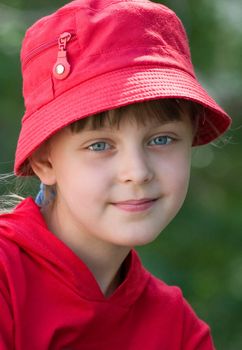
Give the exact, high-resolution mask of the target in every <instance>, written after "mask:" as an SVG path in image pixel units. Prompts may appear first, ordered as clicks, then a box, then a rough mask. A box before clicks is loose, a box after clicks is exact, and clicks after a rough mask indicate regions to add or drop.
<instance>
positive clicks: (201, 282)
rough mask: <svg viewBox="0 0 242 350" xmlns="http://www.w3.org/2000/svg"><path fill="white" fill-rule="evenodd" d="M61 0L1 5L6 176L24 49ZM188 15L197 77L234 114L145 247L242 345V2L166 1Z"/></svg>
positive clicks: (202, 152)
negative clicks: (175, 209)
mask: <svg viewBox="0 0 242 350" xmlns="http://www.w3.org/2000/svg"><path fill="white" fill-rule="evenodd" d="M64 3H65V2H64V1H60V0H58V1H57V0H52V1H51V2H50V1H47V0H41V1H40V0H36V1H30V0H1V2H0V62H1V65H0V79H1V85H0V105H1V109H0V173H4V172H8V171H11V170H12V167H13V159H14V150H15V144H16V140H17V135H18V132H19V128H20V120H21V116H22V114H23V112H24V106H23V101H22V98H21V75H20V64H19V49H20V45H21V40H22V38H23V35H24V32H25V30H26V28H27V27H28V26H29V25H30V24H32V23H33V22H34V21H35V20H36V19H37V18H39V17H42V16H43V15H47V14H49V13H51V12H52V10H54V9H56V8H57V7H59V6H61V5H63V4H64ZM162 3H164V4H165V5H167V6H169V7H170V8H172V9H173V10H175V11H176V12H177V14H178V15H179V16H180V17H181V19H182V21H183V23H184V25H185V27H186V30H187V33H188V37H189V40H190V45H191V51H192V57H193V63H194V65H195V69H196V73H197V76H198V77H199V80H200V81H201V82H202V84H203V85H204V86H205V88H206V89H207V90H208V91H209V92H210V93H211V95H212V96H213V97H214V98H215V99H216V100H217V101H218V102H219V103H221V105H222V106H223V107H224V108H225V110H227V112H228V113H229V114H230V115H231V116H232V117H233V126H232V129H231V130H230V131H229V132H228V133H227V135H226V137H225V138H223V139H221V140H220V141H219V142H216V143H215V144H214V145H209V146H205V147H200V148H197V149H194V154H193V167H192V176H191V186H190V191H189V193H188V198H187V200H186V202H185V205H184V207H183V209H182V210H181V212H180V213H179V214H178V216H177V217H176V219H175V220H174V221H173V222H172V223H171V224H170V225H169V227H168V228H167V229H166V231H165V232H164V233H162V234H161V235H160V237H159V238H158V239H157V240H156V241H155V242H153V243H152V244H150V245H148V246H147V247H142V248H139V249H138V250H139V252H140V254H141V256H142V259H143V261H144V263H145V265H146V266H147V267H148V268H149V269H150V270H151V271H152V272H153V273H154V274H155V275H157V276H159V277H160V278H162V279H163V280H165V281H166V282H167V283H170V284H176V285H179V286H180V287H181V288H182V290H183V292H184V295H185V297H186V298H187V299H188V300H189V302H190V303H191V304H192V306H193V307H194V309H195V310H196V312H197V313H198V314H199V316H200V317H201V318H203V319H205V320H206V321H207V322H208V323H209V324H210V326H211V328H212V333H213V337H214V340H215V344H216V346H217V348H218V349H221V350H240V349H242V331H241V330H242V316H241V315H242V255H241V247H242V181H241V180H240V176H241V175H242V159H241V156H242V152H241V150H242V149H241V143H242V137H241V136H242V135H241V134H242V112H241V111H242V98H241V97H242V96H241V91H242V40H241V37H242V25H241V23H242V3H241V0H230V1H226V0H213V1H210V0H200V1H195V0H167V1H163V2H162Z"/></svg>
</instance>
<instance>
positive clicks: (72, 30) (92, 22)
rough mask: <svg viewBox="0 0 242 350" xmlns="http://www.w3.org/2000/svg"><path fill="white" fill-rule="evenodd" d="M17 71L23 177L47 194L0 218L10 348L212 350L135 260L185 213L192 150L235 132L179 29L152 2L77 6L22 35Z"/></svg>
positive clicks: (99, 1)
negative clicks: (19, 70) (197, 70)
mask: <svg viewBox="0 0 242 350" xmlns="http://www.w3.org/2000/svg"><path fill="white" fill-rule="evenodd" d="M21 61H22V71H23V85H24V86H23V92H24V98H25V106H26V113H25V115H24V117H23V120H22V129H21V133H20V136H19V141H18V145H17V151H16V159H15V173H16V175H17V176H33V175H36V176H37V177H38V178H39V179H40V181H41V191H40V193H39V195H38V197H37V199H36V202H35V201H34V200H33V199H32V198H27V199H25V200H23V201H22V202H21V203H20V204H19V205H18V206H17V207H16V208H15V210H13V212H11V213H8V214H2V215H1V217H0V310H1V311H0V315H1V316H0V348H1V350H10V349H16V350H33V349H35V350H47V349H51V350H64V349H66V350H67V349H69V350H79V349H80V350H96V349H99V350H100V349H105V350H107V349H110V350H111V349H112V350H113V349H116V350H124V349H125V350H141V349H143V350H147V349H148V350H160V349H162V350H176V349H177V350H178V349H185V350H195V349H196V350H211V349H213V348H214V347H213V344H212V340H211V336H210V332H209V327H208V326H207V325H206V324H205V323H203V322H202V321H201V320H199V319H198V317H197V316H196V315H195V313H194V312H193V311H192V309H191V307H190V306H189V305H188V304H187V302H186V301H185V300H184V298H183V296H182V293H181V291H180V290H179V289H178V288H176V287H169V286H167V285H166V284H165V283H163V282H162V281H160V280H158V279H156V278H155V277H154V276H152V275H151V274H150V273H149V272H148V271H146V270H145V269H144V267H142V264H141V262H140V260H139V258H138V256H137V254H136V252H135V251H134V250H133V247H134V246H136V245H144V244H147V243H149V242H151V241H153V240H154V239H155V238H156V237H157V236H158V235H159V233H160V232H161V231H163V229H164V228H165V227H166V226H167V224H168V223H169V222H170V221H171V220H172V219H173V218H174V216H175V215H176V214H177V212H178V211H179V209H180V207H181V206H182V203H183V201H184V198H185V195H186V192H187V187H188V182H189V172H190V156H191V146H192V145H193V146H197V145H202V144H206V143H208V142H210V141H212V140H214V139H215V138H216V137H218V136H219V135H220V134H222V133H223V132H224V131H225V130H226V129H227V128H228V126H229V124H230V118H229V117H228V115H227V114H226V113H225V112H224V111H223V110H222V109H221V108H220V107H219V106H218V105H217V104H216V103H215V101H214V100H213V99H212V98H211V97H209V96H208V94H207V93H206V92H205V91H204V90H203V89H202V87H201V86H200V84H199V83H198V81H197V80H196V77H195V75H194V71H193V67H192V63H191V60H190V52H189V47H188V43H187V38H186V34H185V32H184V29H183V27H182V24H181V22H180V21H179V19H178V18H177V17H176V15H175V14H174V13H173V12H172V11H171V10H169V9H168V8H166V7H165V6H162V5H159V4H155V3H152V2H149V1H148V0H123V1H120V0H82V1H81V0H76V1H73V2H71V3H69V4H67V5H66V6H64V7H62V8H61V9H59V10H58V11H57V12H55V13H54V14H52V15H50V16H47V17H44V18H42V19H41V20H39V21H38V22H37V23H35V24H34V25H33V26H32V27H31V28H30V29H29V30H28V31H27V33H26V37H25V39H24V42H23V47H22V52H21Z"/></svg>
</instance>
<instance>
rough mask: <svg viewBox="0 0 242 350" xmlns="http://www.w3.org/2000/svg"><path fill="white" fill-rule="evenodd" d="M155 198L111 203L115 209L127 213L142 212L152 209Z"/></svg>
mask: <svg viewBox="0 0 242 350" xmlns="http://www.w3.org/2000/svg"><path fill="white" fill-rule="evenodd" d="M156 201H157V198H154V199H151V198H144V199H140V200H127V201H122V202H116V203H112V204H113V205H114V206H115V207H116V208H118V209H120V210H123V211H128V212H142V211H145V210H148V209H150V208H152V207H153V205H154V204H155V202H156Z"/></svg>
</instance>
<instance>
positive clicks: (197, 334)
mask: <svg viewBox="0 0 242 350" xmlns="http://www.w3.org/2000/svg"><path fill="white" fill-rule="evenodd" d="M146 293H147V300H148V304H149V307H151V309H153V315H155V316H156V319H157V320H159V319H164V318H165V325H164V327H167V328H166V329H168V328H170V329H173V331H174V330H175V332H176V334H180V339H181V342H182V343H183V344H184V348H186V349H209V350H210V349H214V347H213V342H212V338H211V335H210V328H209V326H208V325H207V324H206V323H205V322H204V321H202V320H201V319H200V318H199V317H198V315H197V314H196V313H195V311H194V310H193V309H192V307H191V306H190V304H189V303H188V302H187V300H186V299H185V298H184V296H183V293H182V291H181V289H180V288H179V287H176V286H169V285H167V284H166V283H165V282H163V281H162V280H160V279H158V278H156V277H155V276H153V275H150V279H149V283H148V284H147V290H146ZM168 325H169V326H168Z"/></svg>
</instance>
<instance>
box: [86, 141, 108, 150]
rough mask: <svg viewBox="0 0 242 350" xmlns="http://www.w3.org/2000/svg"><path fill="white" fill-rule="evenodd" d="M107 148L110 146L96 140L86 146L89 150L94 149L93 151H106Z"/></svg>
mask: <svg viewBox="0 0 242 350" xmlns="http://www.w3.org/2000/svg"><path fill="white" fill-rule="evenodd" d="M109 148H110V146H109V144H108V143H106V142H96V143H93V144H92V145H90V146H89V147H88V149H90V150H91V151H95V152H101V151H106V150H107V149H109Z"/></svg>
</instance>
